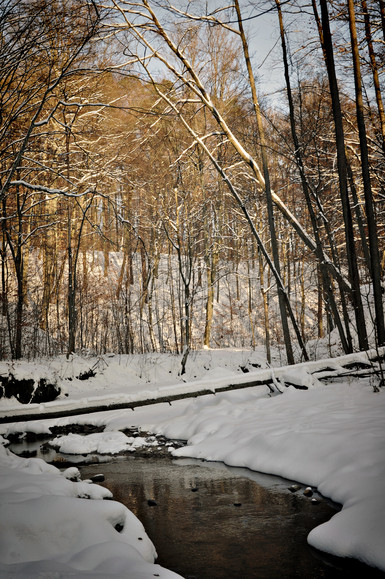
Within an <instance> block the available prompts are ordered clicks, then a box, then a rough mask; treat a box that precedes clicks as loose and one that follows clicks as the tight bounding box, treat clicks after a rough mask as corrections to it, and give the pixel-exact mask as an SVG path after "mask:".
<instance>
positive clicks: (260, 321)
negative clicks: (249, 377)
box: [0, 0, 385, 373]
mask: <svg viewBox="0 0 385 579" xmlns="http://www.w3.org/2000/svg"><path fill="white" fill-rule="evenodd" d="M261 23H266V24H262V28H261ZM263 28H264V29H265V30H264V33H265V34H264V35H263V36H264V37H265V40H266V38H267V42H265V41H264V40H263V39H262V33H261V30H263ZM384 54H385V1H384V0H347V1H343V2H342V1H338V0H332V1H326V0H318V1H316V0H306V1H304V0H289V1H288V0H286V1H285V0H260V1H250V2H249V1H248V0H241V1H238V0H234V2H229V3H228V4H227V3H221V2H216V1H209V2H203V1H201V0H191V1H187V0H186V1H183V0H180V1H179V0H176V2H171V0H142V1H138V2H129V1H127V0H105V1H103V0H100V1H99V0H66V1H65V2H61V1H59V0H3V1H2V2H1V7H0V98H1V101H0V162H1V164H0V189H1V193H0V200H1V243H0V252H1V282H0V283H1V290H0V295H1V316H0V357H1V358H2V359H9V358H13V359H19V358H22V357H25V358H34V357H37V356H53V355H57V354H71V353H73V352H91V353H94V354H103V353H106V352H115V353H121V354H129V353H147V352H171V353H177V354H180V355H181V357H182V373H183V370H184V365H185V364H186V360H187V356H188V353H189V351H191V350H193V349H201V348H204V347H207V348H216V347H220V348H224V347H246V348H254V347H256V346H257V345H261V344H263V345H264V346H265V349H266V358H267V360H268V361H269V360H270V348H271V347H273V346H274V347H277V346H278V347H279V348H280V349H281V352H282V359H283V361H287V362H288V363H289V364H293V363H295V362H299V361H306V360H308V359H314V358H315V357H316V356H317V340H318V339H321V338H324V337H325V336H327V335H329V336H335V341H336V342H338V344H339V345H341V347H342V350H341V352H342V353H346V354H347V353H351V352H353V351H357V350H367V349H368V347H369V345H373V344H375V345H377V346H381V345H385V326H384V314H383V303H382V302H383V300H382V292H383V286H382V283H383V271H384V266H385V244H384V236H385V172H384V168H385V112H384V103H383V99H384V86H385V85H384V78H385V76H384V75H385V69H384ZM332 346H333V343H332V338H330V348H332Z"/></svg>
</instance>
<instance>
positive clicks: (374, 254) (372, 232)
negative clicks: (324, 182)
mask: <svg viewBox="0 0 385 579" xmlns="http://www.w3.org/2000/svg"><path fill="white" fill-rule="evenodd" d="M348 9H349V28H350V38H351V44H352V56H353V69H354V84H355V90H356V111H357V125H358V133H359V137H360V151H361V169H362V179H363V184H364V195H365V209H366V220H367V224H368V237H369V249H370V266H369V270H370V271H371V275H372V285H373V295H374V307H375V313H376V327H377V339H378V344H379V346H383V345H384V344H385V324H384V311H383V306H382V290H381V264H380V254H379V250H378V235H377V225H376V219H375V216H374V208H373V196H372V188H371V183H370V171H369V154H368V143H367V137H366V128H365V118H364V104H363V97H362V80H361V67H360V55H359V51H358V41H357V29H356V17H355V12H354V2H353V0H348ZM358 328H360V326H358Z"/></svg>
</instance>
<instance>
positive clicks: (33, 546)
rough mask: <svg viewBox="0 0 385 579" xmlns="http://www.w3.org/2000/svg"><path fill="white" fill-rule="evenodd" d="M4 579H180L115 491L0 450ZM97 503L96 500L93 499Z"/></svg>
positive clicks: (1, 573)
mask: <svg viewBox="0 0 385 579" xmlns="http://www.w3.org/2000/svg"><path fill="white" fill-rule="evenodd" d="M0 466H1V477H0V537H1V540H0V577H4V578H5V577H7V578H8V577H20V578H22V579H28V578H35V577H36V578H37V577H53V576H55V577H60V578H65V577H103V578H105V577H126V578H128V577H129V578H132V579H141V578H143V579H145V578H146V579H147V578H148V577H153V576H158V577H162V578H164V579H171V578H177V577H179V575H177V574H175V573H172V572H171V571H167V570H166V569H163V568H162V567H160V566H159V565H154V560H155V557H156V552H155V548H154V546H153V544H152V543H151V541H150V539H149V538H148V537H147V535H146V533H145V531H144V528H143V526H142V524H141V523H140V522H139V521H138V519H137V518H136V517H135V516H134V515H133V514H132V513H131V512H130V511H129V510H128V509H127V508H126V507H125V506H123V505H122V504H120V503H118V502H115V501H112V500H108V501H105V500H98V499H104V498H111V493H110V492H109V491H108V490H107V489H104V488H103V487H100V486H98V485H95V484H91V483H88V482H81V481H79V482H72V481H71V480H68V478H67V477H66V474H67V475H68V474H70V475H73V471H74V470H76V469H70V473H66V472H64V473H61V472H60V471H59V470H58V469H56V468H55V467H53V466H49V465H47V464H46V463H45V462H44V461H42V460H40V459H22V458H18V457H16V456H15V455H13V454H12V453H10V452H9V451H7V450H6V449H5V448H4V447H3V446H2V445H1V444H0ZM89 499H95V500H89Z"/></svg>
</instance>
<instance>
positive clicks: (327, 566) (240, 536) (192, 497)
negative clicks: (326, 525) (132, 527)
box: [10, 441, 385, 579]
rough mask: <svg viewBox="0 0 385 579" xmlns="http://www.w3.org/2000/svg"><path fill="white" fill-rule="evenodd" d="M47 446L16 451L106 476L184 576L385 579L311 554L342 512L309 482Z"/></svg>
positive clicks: (167, 563)
mask: <svg viewBox="0 0 385 579" xmlns="http://www.w3.org/2000/svg"><path fill="white" fill-rule="evenodd" d="M41 448H44V445H43V447H41V441H40V442H39V441H36V442H34V443H26V442H21V443H17V444H11V445H10V449H11V450H12V451H13V452H15V453H16V454H22V453H25V451H26V450H27V452H33V453H34V455H37V456H40V457H41V458H44V459H45V460H46V461H47V462H54V464H55V465H56V466H60V464H61V463H62V464H61V466H63V468H64V467H67V466H69V464H76V465H77V466H78V468H79V470H80V472H81V477H82V479H83V480H86V479H90V478H91V477H94V476H95V475H101V474H102V475H103V476H104V481H103V482H102V483H100V484H102V485H103V486H105V487H107V488H108V489H109V490H110V491H111V492H112V494H113V496H114V499H115V500H117V501H120V502H121V503H123V504H124V505H126V506H127V508H129V509H130V510H131V511H132V512H133V513H134V514H135V515H136V516H137V517H138V519H139V520H140V521H141V522H142V523H143V525H144V527H145V530H146V532H147V534H148V535H149V537H150V539H151V540H152V541H153V543H154V545H155V547H156V550H157V553H158V560H157V562H158V563H159V564H160V565H162V566H164V567H166V568H168V569H171V570H173V571H175V572H177V573H179V574H180V575H181V576H182V577H184V578H185V579H253V578H258V579H275V578H277V579H278V578H283V579H285V578H287V579H288V578H303V579H319V578H321V577H325V578H329V579H331V578H348V577H349V578H351V577H352V576H353V575H357V576H359V577H364V576H365V579H367V578H369V579H370V578H374V577H377V578H384V577H385V574H384V573H382V572H379V571H377V570H375V569H372V568H370V567H368V566H366V565H363V564H360V563H359V562H357V561H350V560H345V559H338V558H334V557H329V556H327V555H325V554H324V553H320V552H318V551H316V550H314V549H312V548H311V547H309V545H308V544H307V540H306V537H307V535H308V533H309V532H310V530H311V529H313V528H314V527H315V526H317V525H319V524H321V523H323V522H325V521H327V520H329V519H330V518H331V517H332V516H333V515H334V514H335V513H336V512H337V511H338V510H339V506H338V505H335V504H333V503H331V502H330V501H328V500H326V499H325V498H323V497H321V496H320V495H318V494H317V492H316V491H313V493H311V494H310V496H306V495H305V494H304V492H305V489H306V487H305V486H304V485H299V484H298V485H297V484H295V483H293V481H288V480H286V479H282V478H279V477H275V476H271V475H264V474H261V473H256V472H253V471H250V470H248V469H244V468H233V467H227V466H226V465H224V464H223V463H213V462H206V461H201V460H195V459H175V460H173V459H171V458H170V457H157V456H156V455H155V456H151V457H138V456H132V455H130V456H118V457H116V458H112V457H110V456H96V455H89V456H87V457H85V456H83V455H75V456H69V455H62V456H61V455H60V454H58V453H56V452H55V451H53V450H51V451H50V452H48V453H47V452H43V453H42V452H41ZM36 453H37V454H36Z"/></svg>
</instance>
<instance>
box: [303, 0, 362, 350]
mask: <svg viewBox="0 0 385 579" xmlns="http://www.w3.org/2000/svg"><path fill="white" fill-rule="evenodd" d="M320 7H321V22H322V35H320V39H321V43H322V48H323V51H324V58H325V64H326V69H327V73H328V78H329V85H330V94H331V99H332V108H333V117H334V126H335V135H336V147H337V168H338V177H339V190H340V196H341V203H342V209H343V217H344V225H345V239H346V252H347V260H348V267H349V277H350V282H351V285H352V290H351V298H352V303H353V308H354V314H355V319H356V328H357V332H358V341H359V346H360V349H361V350H367V349H368V337H367V331H366V321H365V315H364V309H363V305H362V298H361V288H360V278H359V273H358V265H357V251H356V247H355V239H354V228H353V219H352V212H351V207H350V201H349V191H348V180H347V165H346V152H345V136H344V127H343V121H342V111H341V102H340V97H339V88H338V82H337V75H336V68H335V62H334V51H333V42H332V34H331V30H330V20H329V10H328V6H327V1H326V0H320ZM313 9H314V13H315V16H316V18H318V12H317V8H316V3H315V0H313Z"/></svg>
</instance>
